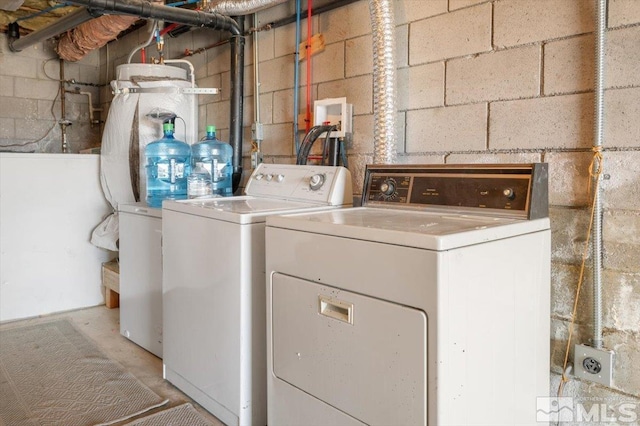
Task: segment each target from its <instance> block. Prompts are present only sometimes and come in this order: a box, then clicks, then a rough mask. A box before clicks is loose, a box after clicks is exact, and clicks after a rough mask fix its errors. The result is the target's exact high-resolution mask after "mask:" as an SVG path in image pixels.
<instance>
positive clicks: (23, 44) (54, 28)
mask: <svg viewBox="0 0 640 426" xmlns="http://www.w3.org/2000/svg"><path fill="white" fill-rule="evenodd" d="M100 15H102V13H101V12H98V11H96V10H92V9H84V8H83V9H78V10H77V11H75V12H72V13H69V14H68V15H65V16H64V17H62V18H60V19H58V20H57V21H55V22H54V23H52V24H50V25H47V26H46V27H44V28H42V29H40V30H38V31H34V32H32V33H31V34H29V35H26V36H24V37H19V38H14V39H11V38H10V39H9V49H10V50H11V51H12V52H20V51H22V50H23V49H25V48H27V47H29V46H33V45H34V44H37V43H40V42H42V41H44V40H47V39H50V38H51V37H55V36H57V35H58V34H60V33H63V32H65V31H67V30H70V29H71V28H75V27H77V26H78V25H80V24H83V23H85V22H87V21H89V20H91V19H93V18H97V17H99V16H100ZM18 36H19V34H18Z"/></svg>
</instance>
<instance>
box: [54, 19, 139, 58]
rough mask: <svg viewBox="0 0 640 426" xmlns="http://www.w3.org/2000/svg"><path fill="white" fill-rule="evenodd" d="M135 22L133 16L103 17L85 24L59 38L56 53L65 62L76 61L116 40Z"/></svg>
mask: <svg viewBox="0 0 640 426" xmlns="http://www.w3.org/2000/svg"><path fill="white" fill-rule="evenodd" d="M137 20H138V18H137V17H135V16H120V15H105V16H101V17H99V18H97V19H93V20H91V21H89V22H85V23H84V24H82V25H80V26H78V27H76V28H74V29H73V30H71V31H68V32H66V33H65V34H63V35H62V36H61V37H60V41H59V42H58V46H56V52H57V53H58V56H60V58H62V59H64V60H65V61H72V62H75V61H78V60H80V59H82V58H83V57H84V56H85V55H86V54H87V53H89V52H91V51H92V50H95V49H99V48H100V47H102V46H104V45H105V44H107V43H108V42H109V41H111V40H113V39H114V38H116V37H117V36H118V34H120V32H121V31H124V30H126V29H127V28H129V27H130V26H131V25H133V24H134V23H135V22H136V21H137Z"/></svg>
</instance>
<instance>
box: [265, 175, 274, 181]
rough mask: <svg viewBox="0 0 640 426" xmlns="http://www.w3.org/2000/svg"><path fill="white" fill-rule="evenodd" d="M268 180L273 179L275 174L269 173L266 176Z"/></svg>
mask: <svg viewBox="0 0 640 426" xmlns="http://www.w3.org/2000/svg"><path fill="white" fill-rule="evenodd" d="M266 179H267V181H269V182H271V181H272V180H273V175H272V174H268V175H267V176H266Z"/></svg>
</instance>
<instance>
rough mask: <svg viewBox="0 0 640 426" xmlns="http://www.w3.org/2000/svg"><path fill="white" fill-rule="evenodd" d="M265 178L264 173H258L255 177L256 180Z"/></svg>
mask: <svg viewBox="0 0 640 426" xmlns="http://www.w3.org/2000/svg"><path fill="white" fill-rule="evenodd" d="M263 177H264V175H263V174H262V173H258V174H257V175H256V176H255V180H262V178H263Z"/></svg>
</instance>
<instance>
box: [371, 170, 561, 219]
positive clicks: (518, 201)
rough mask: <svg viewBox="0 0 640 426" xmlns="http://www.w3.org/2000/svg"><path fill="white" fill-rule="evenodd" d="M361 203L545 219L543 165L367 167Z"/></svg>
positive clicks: (545, 193)
mask: <svg viewBox="0 0 640 426" xmlns="http://www.w3.org/2000/svg"><path fill="white" fill-rule="evenodd" d="M362 205H363V206H364V205H376V206H388V207H393V208H414V209H420V208H425V207H429V208H433V207H437V208H442V209H455V210H457V211H460V210H463V211H465V210H469V211H471V212H478V211H479V210H490V211H491V212H492V213H493V214H495V213H499V214H500V215H504V216H509V217H516V218H525V219H539V218H542V217H548V216H549V200H548V165H547V163H534V164H460V165H402V166H400V165H372V166H367V170H366V174H365V182H364V193H363V195H362Z"/></svg>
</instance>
